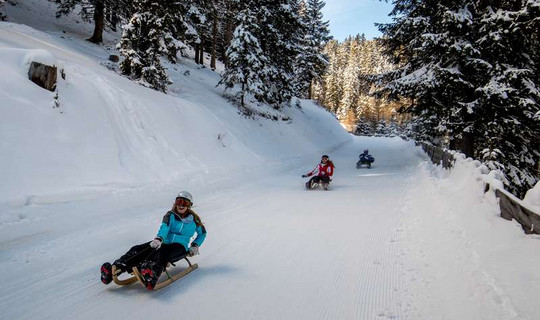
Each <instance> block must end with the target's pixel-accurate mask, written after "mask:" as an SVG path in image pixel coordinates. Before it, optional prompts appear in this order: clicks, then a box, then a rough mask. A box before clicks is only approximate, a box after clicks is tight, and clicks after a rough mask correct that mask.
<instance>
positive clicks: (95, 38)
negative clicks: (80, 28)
mask: <svg viewBox="0 0 540 320" xmlns="http://www.w3.org/2000/svg"><path fill="white" fill-rule="evenodd" d="M104 26H105V4H104V3H103V1H97V2H96V4H95V7H94V34H93V35H92V36H91V37H90V38H88V39H87V40H88V41H90V42H92V43H101V42H103V27H104Z"/></svg>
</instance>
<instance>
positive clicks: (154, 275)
mask: <svg viewBox="0 0 540 320" xmlns="http://www.w3.org/2000/svg"><path fill="white" fill-rule="evenodd" d="M139 270H140V273H141V277H142V280H143V282H144V286H145V287H146V289H148V290H154V287H155V286H156V283H157V282H158V280H159V276H160V275H161V272H162V271H163V270H161V268H160V267H159V266H157V265H156V264H155V263H154V262H151V261H147V262H143V263H141V264H140V266H139Z"/></svg>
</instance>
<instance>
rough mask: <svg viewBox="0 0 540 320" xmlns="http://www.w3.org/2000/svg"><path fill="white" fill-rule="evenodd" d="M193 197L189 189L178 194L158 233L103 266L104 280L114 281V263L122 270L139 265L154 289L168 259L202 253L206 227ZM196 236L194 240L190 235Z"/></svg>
mask: <svg viewBox="0 0 540 320" xmlns="http://www.w3.org/2000/svg"><path fill="white" fill-rule="evenodd" d="M192 206H193V197H192V196H191V194H190V193H189V192H187V191H182V192H180V193H179V194H178V196H177V197H176V199H175V202H174V204H173V207H172V209H171V210H170V211H168V212H167V213H166V214H165V216H163V220H162V222H161V227H160V228H159V231H158V233H157V235H156V237H155V238H154V239H153V240H152V241H149V242H145V243H143V244H139V245H136V246H133V247H132V248H131V249H129V250H128V252H126V253H125V254H124V255H123V256H121V257H120V258H119V259H117V260H115V261H114V263H113V264H112V265H111V264H110V263H109V262H106V263H104V264H103V265H102V266H101V282H103V283H104V284H109V283H110V282H111V281H112V266H113V265H114V266H116V269H117V270H120V272H126V271H130V270H132V268H133V267H135V266H136V267H138V269H139V271H140V273H141V276H142V278H143V281H144V283H145V286H146V288H148V289H149V290H152V289H153V288H154V286H155V285H156V283H157V281H158V279H159V277H160V275H161V273H162V272H163V270H165V267H166V266H167V263H168V262H169V261H171V260H175V258H178V257H181V256H183V255H186V254H189V255H190V256H193V255H197V254H199V247H200V246H201V244H202V243H203V242H204V239H205V238H206V228H205V227H204V225H203V223H202V222H201V218H200V217H199V216H198V215H197V214H196V213H195V212H194V211H193V210H191V207H192ZM195 234H196V237H195V239H194V240H193V241H191V238H192V237H193V236H195Z"/></svg>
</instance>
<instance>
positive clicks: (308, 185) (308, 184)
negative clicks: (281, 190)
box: [306, 181, 311, 190]
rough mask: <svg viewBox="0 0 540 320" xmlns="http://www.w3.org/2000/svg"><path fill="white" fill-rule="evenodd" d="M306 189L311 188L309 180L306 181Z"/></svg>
mask: <svg viewBox="0 0 540 320" xmlns="http://www.w3.org/2000/svg"><path fill="white" fill-rule="evenodd" d="M306 189H308V190H309V189H311V182H310V181H308V182H306Z"/></svg>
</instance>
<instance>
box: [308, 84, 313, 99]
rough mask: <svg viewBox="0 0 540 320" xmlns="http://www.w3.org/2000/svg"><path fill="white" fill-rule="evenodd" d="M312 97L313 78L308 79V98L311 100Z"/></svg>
mask: <svg viewBox="0 0 540 320" xmlns="http://www.w3.org/2000/svg"><path fill="white" fill-rule="evenodd" d="M312 98H313V80H311V81H309V89H308V99H309V100H311V99H312Z"/></svg>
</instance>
